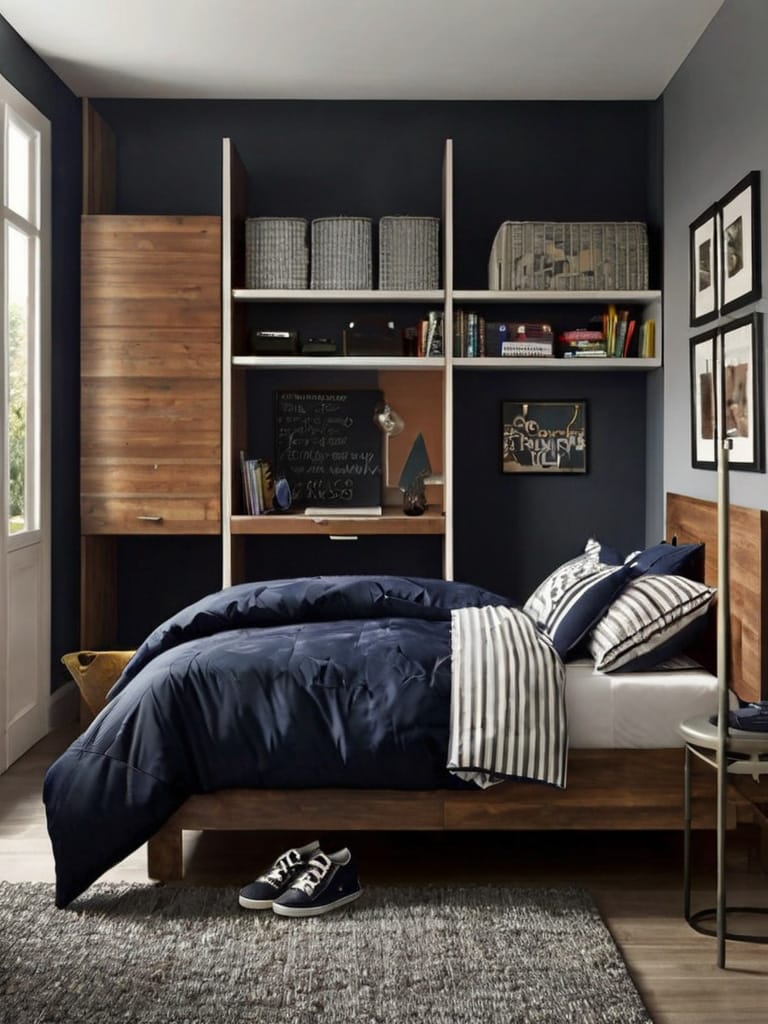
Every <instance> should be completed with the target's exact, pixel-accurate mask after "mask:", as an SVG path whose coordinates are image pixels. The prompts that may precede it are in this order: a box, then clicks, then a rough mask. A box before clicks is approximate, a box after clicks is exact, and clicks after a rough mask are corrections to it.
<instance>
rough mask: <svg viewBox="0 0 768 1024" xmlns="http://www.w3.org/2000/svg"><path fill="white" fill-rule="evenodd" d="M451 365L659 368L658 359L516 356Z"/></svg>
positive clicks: (483, 367) (456, 360)
mask: <svg viewBox="0 0 768 1024" xmlns="http://www.w3.org/2000/svg"><path fill="white" fill-rule="evenodd" d="M452 362H453V365H454V366H455V367H456V369H457V370H562V371H563V372H564V373H571V372H572V371H574V370H603V371H609V372H610V373H615V372H617V371H621V370H626V371H628V372H632V371H634V372H635V373H636V372H638V371H639V370H653V369H656V368H657V367H659V366H661V359H659V358H658V357H657V356H656V357H654V358H653V359H608V358H605V357H603V358H600V357H598V358H597V359H590V358H589V357H588V356H585V357H584V358H582V359H558V358H554V359H548V358H546V357H545V358H541V359H535V358H530V359H525V358H522V357H520V356H512V357H508V358H506V359H505V358H503V357H499V358H497V357H495V356H485V357H480V358H475V359H469V358H467V357H465V356H462V357H461V358H454V359H453V360H452Z"/></svg>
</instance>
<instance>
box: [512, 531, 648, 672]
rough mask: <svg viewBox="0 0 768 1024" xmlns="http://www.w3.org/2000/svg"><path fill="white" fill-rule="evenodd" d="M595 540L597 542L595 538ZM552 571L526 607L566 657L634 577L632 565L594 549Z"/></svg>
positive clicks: (554, 645)
mask: <svg viewBox="0 0 768 1024" xmlns="http://www.w3.org/2000/svg"><path fill="white" fill-rule="evenodd" d="M592 543H594V542H592ZM591 554H592V557H591V558H590V557H589V555H588V552H585V556H582V557H581V558H578V559H572V560H571V561H570V562H566V563H565V564H564V565H562V566H560V567H559V569H556V570H555V571H554V572H553V573H551V574H550V575H549V576H548V577H547V578H546V580H544V581H543V582H542V583H541V584H539V586H538V587H537V588H536V590H535V591H534V592H533V594H531V596H530V597H529V598H528V600H527V601H526V603H525V606H524V611H526V612H527V613H528V614H529V615H530V616H531V618H532V619H533V620H534V622H535V623H536V625H537V626H538V628H539V630H540V632H542V633H543V634H544V635H545V636H547V637H548V638H549V639H550V641H551V643H552V646H553V647H554V648H555V650H556V651H557V653H558V654H559V655H560V657H561V658H563V660H565V659H566V658H567V657H568V655H569V654H574V653H575V651H576V648H577V647H578V644H579V642H580V641H581V640H582V639H583V637H585V636H586V635H587V633H588V632H589V631H590V629H591V628H592V627H593V626H594V624H595V623H596V622H597V621H598V620H599V619H600V618H602V616H603V614H604V613H605V611H606V609H607V608H608V607H609V605H610V604H611V602H612V601H613V599H614V598H615V597H616V595H617V594H618V593H619V592H620V591H621V590H622V589H623V588H624V586H625V585H626V584H627V583H628V582H629V580H630V579H631V578H632V567H631V566H630V565H606V564H605V563H604V562H601V561H600V560H599V557H597V553H596V552H594V548H593V549H592V552H591Z"/></svg>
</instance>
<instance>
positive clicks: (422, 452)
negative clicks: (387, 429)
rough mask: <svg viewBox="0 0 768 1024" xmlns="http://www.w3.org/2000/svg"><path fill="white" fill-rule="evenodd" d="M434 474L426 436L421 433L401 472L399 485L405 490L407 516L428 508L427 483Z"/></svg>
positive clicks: (404, 502) (421, 512)
mask: <svg viewBox="0 0 768 1024" xmlns="http://www.w3.org/2000/svg"><path fill="white" fill-rule="evenodd" d="M431 475H432V466H431V464H430V461H429V456H428V455H427V446H426V445H425V443H424V437H423V436H422V435H421V434H420V433H419V434H417V435H416V440H415V441H414V442H413V445H412V447H411V450H410V452H409V453H408V458H407V459H406V460H405V465H404V466H403V470H402V472H401V473H400V482H399V487H400V490H401V491H402V492H403V512H405V514H406V515H407V516H420V515H423V514H424V512H426V510H427V494H426V490H425V484H426V482H427V478H428V477H430V476H431Z"/></svg>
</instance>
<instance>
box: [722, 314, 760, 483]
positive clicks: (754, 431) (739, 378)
mask: <svg viewBox="0 0 768 1024" xmlns="http://www.w3.org/2000/svg"><path fill="white" fill-rule="evenodd" d="M762 333H763V325H762V314H760V313H752V314H751V315H750V316H745V317H741V318H740V319H739V320H734V321H733V322H732V323H729V324H727V325H725V326H724V327H723V328H722V336H721V345H722V355H721V359H722V374H721V375H720V378H721V382H722V383H721V387H722V394H723V401H722V406H721V408H722V416H723V427H724V432H725V436H726V437H729V438H730V439H731V451H730V459H729V464H730V466H731V468H733V469H741V470H752V471H754V472H757V473H762V472H764V469H765V464H764V444H763V433H764V429H765V428H764V412H763V369H762Z"/></svg>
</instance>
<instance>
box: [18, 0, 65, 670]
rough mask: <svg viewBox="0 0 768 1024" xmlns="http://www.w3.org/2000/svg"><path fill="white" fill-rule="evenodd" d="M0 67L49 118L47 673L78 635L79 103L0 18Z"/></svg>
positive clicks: (59, 667) (55, 667)
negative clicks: (50, 499) (49, 614)
mask: <svg viewBox="0 0 768 1024" xmlns="http://www.w3.org/2000/svg"><path fill="white" fill-rule="evenodd" d="M0 71H1V72H2V74H3V76H4V77H5V78H6V79H7V80H8V81H9V82H10V83H11V84H12V85H13V86H14V87H15V88H16V89H18V90H19V92H21V93H23V95H24V96H26V98H27V99H28V100H29V101H30V102H31V103H33V104H34V105H35V106H36V107H37V109H38V110H40V111H41V113H43V114H44V115H45V116H46V117H47V118H48V120H49V121H50V122H51V149H52V162H53V188H52V220H53V224H52V234H53V237H52V245H53V273H52V279H51V280H52V284H51V292H52V294H51V345H52V367H51V372H52V396H51V403H52V410H51V416H52V449H51V477H52V480H51V488H52V495H53V502H52V561H53V565H52V590H51V602H52V623H51V679H52V684H53V686H54V688H55V686H56V684H57V683H58V682H60V681H63V679H64V678H66V672H65V670H64V669H63V667H62V666H61V664H60V663H59V658H60V657H61V655H62V654H64V653H65V652H66V651H71V650H76V649H77V647H78V645H79V634H80V611H79V607H80V498H79V490H80V486H79V472H78V467H79V457H78V451H79V443H80V442H79V416H78V410H79V408H80V209H81V148H82V145H81V107H80V101H79V100H78V99H77V97H76V96H75V95H74V93H72V92H71V91H70V90H69V89H68V88H67V87H66V86H65V85H64V83H63V82H62V81H61V79H60V78H58V77H57V76H56V75H55V74H54V73H53V71H51V69H50V68H49V67H48V65H47V64H46V63H45V62H44V61H42V60H41V59H40V58H39V57H38V56H37V54H36V53H35V52H34V51H33V50H32V49H30V47H29V46H28V45H27V44H26V43H25V42H24V40H23V39H22V38H21V36H19V35H18V33H17V32H15V31H14V30H13V29H12V28H11V26H10V25H9V24H8V22H7V21H5V19H3V18H2V17H0Z"/></svg>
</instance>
